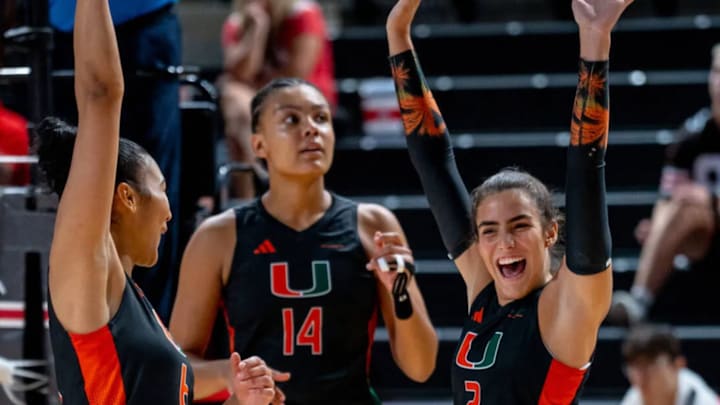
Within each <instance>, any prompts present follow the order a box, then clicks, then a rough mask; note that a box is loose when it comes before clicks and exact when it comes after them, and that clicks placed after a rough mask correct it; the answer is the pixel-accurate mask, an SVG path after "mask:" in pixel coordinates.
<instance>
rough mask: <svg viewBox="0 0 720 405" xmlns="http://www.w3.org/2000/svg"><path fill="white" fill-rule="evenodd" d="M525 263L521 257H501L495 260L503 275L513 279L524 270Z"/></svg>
mask: <svg viewBox="0 0 720 405" xmlns="http://www.w3.org/2000/svg"><path fill="white" fill-rule="evenodd" d="M525 263H526V260H525V259H524V258H522V257H503V258H502V259H499V260H498V261H497V266H498V269H500V274H502V276H503V277H505V278H507V279H515V278H518V277H520V276H521V275H522V274H523V273H524V272H525Z"/></svg>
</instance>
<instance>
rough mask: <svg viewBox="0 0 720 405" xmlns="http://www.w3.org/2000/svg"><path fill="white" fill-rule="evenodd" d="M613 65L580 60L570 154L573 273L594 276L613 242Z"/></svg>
mask: <svg viewBox="0 0 720 405" xmlns="http://www.w3.org/2000/svg"><path fill="white" fill-rule="evenodd" d="M607 76H608V62H607V61H600V62H587V61H584V60H581V61H580V72H579V78H578V85H577V92H576V94H575V103H574V105H573V113H572V122H571V126H570V147H569V148H568V153H567V180H566V183H565V193H566V203H565V207H566V208H565V209H566V216H567V225H566V227H567V249H566V259H567V265H568V268H569V269H570V270H571V271H572V272H574V273H576V274H595V273H599V272H602V271H605V270H607V269H608V268H609V266H610V256H611V254H612V252H611V248H612V246H611V238H610V227H609V225H608V214H607V204H606V202H605V151H606V149H607V142H608V127H609V122H610V112H609V103H610V101H609V97H610V93H609V90H608V81H607Z"/></svg>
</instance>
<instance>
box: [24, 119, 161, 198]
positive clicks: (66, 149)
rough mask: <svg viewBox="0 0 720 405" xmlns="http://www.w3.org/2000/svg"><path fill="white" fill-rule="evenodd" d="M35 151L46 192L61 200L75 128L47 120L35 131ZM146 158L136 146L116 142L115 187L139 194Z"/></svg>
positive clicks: (58, 120) (148, 155)
mask: <svg viewBox="0 0 720 405" xmlns="http://www.w3.org/2000/svg"><path fill="white" fill-rule="evenodd" d="M35 134H36V141H35V144H36V146H35V149H36V153H37V155H38V160H39V162H38V165H39V167H40V170H41V171H42V173H43V175H44V176H45V181H46V182H47V184H48V186H49V187H50V189H52V190H53V191H54V192H55V193H57V194H58V196H62V193H63V190H64V189H65V183H67V179H68V175H69V173H70V164H71V163H72V158H73V150H74V147H75V138H76V137H77V128H76V127H74V126H72V125H69V124H68V123H66V122H65V121H63V120H61V119H59V118H56V117H48V118H45V119H43V120H42V121H41V122H40V123H39V124H38V126H37V127H36V128H35ZM147 159H151V157H150V154H148V152H147V151H146V150H145V149H144V148H143V147H142V146H140V145H138V144H137V143H135V142H133V141H130V140H128V139H123V138H121V139H120V147H119V153H118V164H117V168H116V171H115V186H116V187H117V185H118V184H120V183H128V184H130V185H131V186H133V187H135V188H137V189H138V191H139V192H142V182H141V181H140V180H141V179H140V178H139V177H140V171H141V169H142V168H143V167H144V166H145V165H147Z"/></svg>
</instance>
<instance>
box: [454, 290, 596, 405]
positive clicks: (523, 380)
mask: <svg viewBox="0 0 720 405" xmlns="http://www.w3.org/2000/svg"><path fill="white" fill-rule="evenodd" d="M541 292H542V288H540V289H538V290H535V291H533V292H531V293H529V294H528V295H527V296H525V297H524V298H521V299H519V300H516V301H513V302H510V303H508V304H507V305H505V306H500V304H499V303H498V298H497V293H496V291H495V284H494V283H490V284H489V285H488V286H487V287H485V288H484V289H483V290H482V291H481V292H480V294H478V296H477V298H476V299H475V301H474V302H473V303H472V305H471V306H470V316H469V317H468V318H466V320H465V324H464V326H463V332H462V335H461V337H460V341H459V343H458V345H457V348H456V350H455V356H454V357H453V362H452V392H453V401H454V404H455V405H466V404H469V403H474V402H472V401H473V400H475V399H477V397H476V396H477V395H480V397H481V398H482V400H481V401H480V403H481V404H513V405H536V404H538V403H552V404H561V403H562V404H563V405H570V404H577V403H578V399H579V397H580V393H581V391H582V387H583V385H584V383H585V380H586V379H587V376H588V369H585V371H584V375H582V378H581V379H579V380H576V381H572V380H569V379H567V380H566V379H561V382H560V384H561V385H553V386H552V387H546V386H545V385H546V381H547V380H549V378H548V376H549V375H550V374H551V373H552V369H551V365H552V364H553V362H554V361H555V360H553V358H552V355H551V354H550V353H549V352H548V350H547V349H546V348H545V344H544V343H543V341H542V337H541V336H540V328H539V326H538V325H539V323H538V322H539V321H538V301H539V298H540V294H541ZM576 373H578V374H580V373H581V371H579V370H578V371H576ZM552 377H553V378H552V380H554V381H555V383H558V381H557V379H558V377H559V376H558V375H554V376H552ZM475 384H476V385H475ZM478 388H479V390H478ZM550 388H552V389H550ZM477 391H479V394H478V393H477ZM541 399H542V400H541ZM561 399H562V400H566V401H568V402H560V400H561Z"/></svg>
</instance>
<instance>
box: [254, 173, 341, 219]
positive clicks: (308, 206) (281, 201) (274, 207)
mask: <svg viewBox="0 0 720 405" xmlns="http://www.w3.org/2000/svg"><path fill="white" fill-rule="evenodd" d="M331 202H332V198H331V197H330V193H328V192H327V191H325V183H324V181H323V179H322V178H319V179H318V181H315V182H312V183H297V182H287V183H283V184H281V185H277V184H273V183H272V182H271V183H270V190H269V191H268V192H267V193H265V195H263V197H262V203H263V206H264V207H265V209H266V210H267V211H268V212H269V213H270V215H272V216H273V217H275V218H276V219H277V220H279V221H280V222H282V223H284V224H286V225H287V226H289V227H291V228H293V229H296V230H303V229H306V228H308V227H309V226H311V225H312V224H314V223H315V222H316V221H317V220H319V219H320V218H321V217H322V216H323V214H324V213H325V211H327V209H328V208H329V207H330V203H331Z"/></svg>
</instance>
